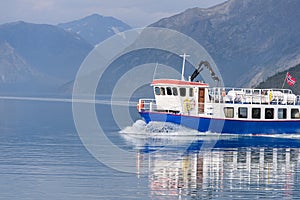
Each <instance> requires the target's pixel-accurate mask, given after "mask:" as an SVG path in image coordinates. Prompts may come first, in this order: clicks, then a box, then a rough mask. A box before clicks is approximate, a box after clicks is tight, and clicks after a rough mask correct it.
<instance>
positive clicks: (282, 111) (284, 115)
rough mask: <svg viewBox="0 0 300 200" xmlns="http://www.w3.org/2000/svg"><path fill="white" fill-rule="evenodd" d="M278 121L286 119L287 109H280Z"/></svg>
mask: <svg viewBox="0 0 300 200" xmlns="http://www.w3.org/2000/svg"><path fill="white" fill-rule="evenodd" d="M278 119H286V108H278Z"/></svg>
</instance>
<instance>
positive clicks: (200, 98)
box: [198, 88, 205, 113]
mask: <svg viewBox="0 0 300 200" xmlns="http://www.w3.org/2000/svg"><path fill="white" fill-rule="evenodd" d="M204 94H205V92H204V88H199V92H198V113H204V98H205V95H204Z"/></svg>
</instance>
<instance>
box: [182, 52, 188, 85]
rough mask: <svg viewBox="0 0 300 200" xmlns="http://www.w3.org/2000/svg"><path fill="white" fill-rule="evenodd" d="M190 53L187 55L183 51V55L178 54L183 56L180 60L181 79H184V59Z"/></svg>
mask: <svg viewBox="0 0 300 200" xmlns="http://www.w3.org/2000/svg"><path fill="white" fill-rule="evenodd" d="M189 56H190V55H187V54H186V53H184V54H183V55H180V57H182V58H183V61H182V71H181V80H182V81H184V68H185V60H186V57H189Z"/></svg>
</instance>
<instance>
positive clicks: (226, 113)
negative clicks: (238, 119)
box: [224, 107, 234, 118]
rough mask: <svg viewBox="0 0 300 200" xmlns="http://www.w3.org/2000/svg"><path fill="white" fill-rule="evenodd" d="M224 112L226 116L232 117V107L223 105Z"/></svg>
mask: <svg viewBox="0 0 300 200" xmlns="http://www.w3.org/2000/svg"><path fill="white" fill-rule="evenodd" d="M224 114H225V117H226V118H233V117H234V109H233V108H232V107H225V108H224Z"/></svg>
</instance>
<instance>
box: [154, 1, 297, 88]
mask: <svg viewBox="0 0 300 200" xmlns="http://www.w3.org/2000/svg"><path fill="white" fill-rule="evenodd" d="M297 7H300V1H295V0H287V1H284V2H283V1H280V0H264V1H261V0H242V1H241V0H229V1H227V2H224V3H222V4H220V5H217V6H214V7H211V8H207V9H205V8H192V9H188V10H186V11H184V12H183V13H180V14H177V15H175V16H172V17H169V18H164V19H162V20H159V21H158V22H156V23H154V24H152V25H150V26H154V27H164V28H170V29H174V30H177V31H179V32H182V33H184V34H187V35H188V36H190V37H192V38H193V39H195V40H196V41H198V42H199V43H200V44H201V45H202V46H204V48H205V49H206V50H207V51H208V52H209V53H210V54H211V56H212V57H213V58H214V60H215V62H216V63H217V66H219V69H220V71H221V73H222V74H223V76H224V80H225V84H227V85H229V86H255V84H257V82H258V81H262V80H263V79H265V77H268V76H271V75H273V74H274V73H276V72H277V71H283V70H285V69H287V68H289V67H291V66H293V64H295V63H298V62H300V56H299V55H300V49H298V48H297V47H298V46H299V45H300V39H298V38H299V37H298V36H297V33H298V32H299V31H300V25H299V23H298V21H299V20H300V14H299V12H296V10H297ZM187 53H188V52H187ZM257 72H261V73H257ZM252 80H253V81H252Z"/></svg>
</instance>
